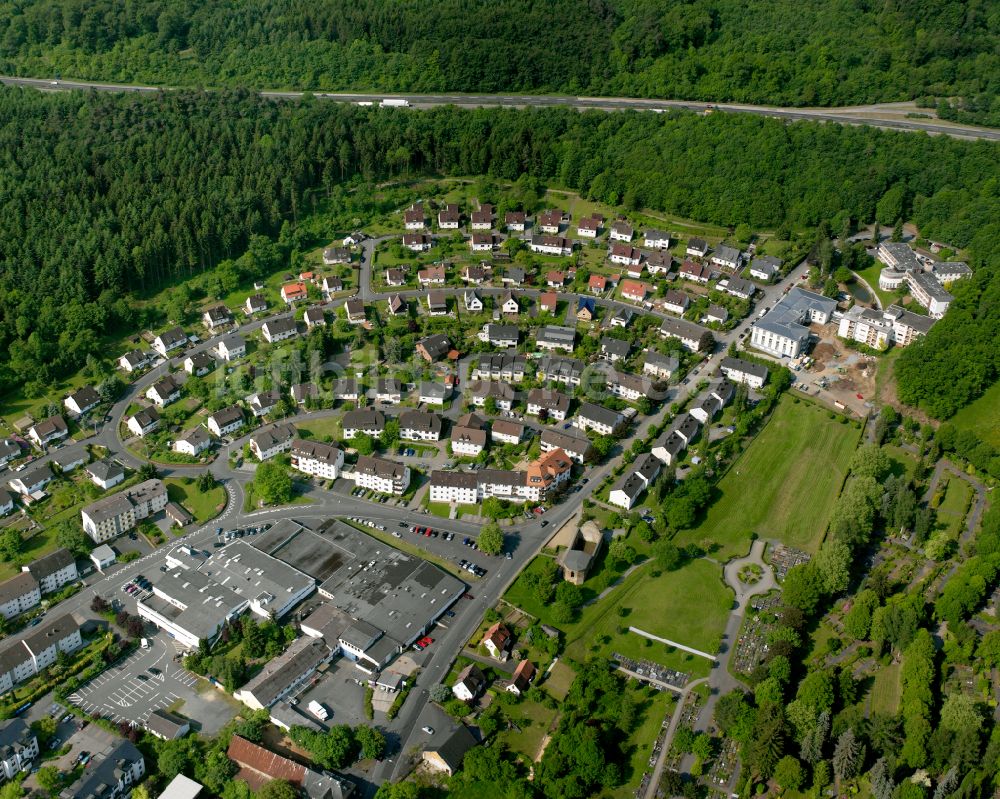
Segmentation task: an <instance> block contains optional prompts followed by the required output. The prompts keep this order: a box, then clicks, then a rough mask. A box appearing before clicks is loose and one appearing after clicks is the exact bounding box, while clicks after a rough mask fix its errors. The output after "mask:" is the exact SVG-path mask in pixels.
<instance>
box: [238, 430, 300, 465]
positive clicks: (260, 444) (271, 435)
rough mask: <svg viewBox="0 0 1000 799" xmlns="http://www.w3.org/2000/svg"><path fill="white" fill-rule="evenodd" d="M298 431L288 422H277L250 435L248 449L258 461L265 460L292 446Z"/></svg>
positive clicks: (286, 450)
mask: <svg viewBox="0 0 1000 799" xmlns="http://www.w3.org/2000/svg"><path fill="white" fill-rule="evenodd" d="M297 436H298V433H297V432H296V430H295V428H294V427H292V426H291V425H290V424H286V423H284V422H279V423H278V424H273V425H271V426H270V427H265V428H262V429H261V430H258V431H257V432H256V433H254V434H253V435H252V436H250V451H251V452H253V454H254V457H255V458H257V460H259V461H266V460H268V459H269V458H273V457H274V456H275V455H278V454H280V453H282V452H288V450H290V449H291V448H292V442H293V441H294V440H295V439H296V438H297Z"/></svg>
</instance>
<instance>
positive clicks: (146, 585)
mask: <svg viewBox="0 0 1000 799" xmlns="http://www.w3.org/2000/svg"><path fill="white" fill-rule="evenodd" d="M152 589H153V584H152V583H151V582H149V580H147V579H146V578H145V577H143V576H142V575H141V574H137V575H136V576H135V577H133V578H132V579H131V580H129V581H128V582H127V583H125V585H123V586H122V591H124V592H125V593H126V594H129V595H130V596H131V595H135V594H141V593H143V592H145V591H151V590H152Z"/></svg>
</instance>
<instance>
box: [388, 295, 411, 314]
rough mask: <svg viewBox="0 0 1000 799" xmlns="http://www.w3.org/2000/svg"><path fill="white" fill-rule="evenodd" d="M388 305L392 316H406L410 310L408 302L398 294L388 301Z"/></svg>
mask: <svg viewBox="0 0 1000 799" xmlns="http://www.w3.org/2000/svg"><path fill="white" fill-rule="evenodd" d="M386 305H387V306H388V310H389V315H390V316H406V313H407V311H408V310H409V309H408V308H407V305H406V300H404V299H403V298H402V297H400V296H399V295H398V294H393V295H392V296H391V297H389V299H388V300H386Z"/></svg>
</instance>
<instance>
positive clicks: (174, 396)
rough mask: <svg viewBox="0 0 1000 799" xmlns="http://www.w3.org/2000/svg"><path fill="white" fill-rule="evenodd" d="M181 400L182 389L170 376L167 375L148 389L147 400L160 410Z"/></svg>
mask: <svg viewBox="0 0 1000 799" xmlns="http://www.w3.org/2000/svg"><path fill="white" fill-rule="evenodd" d="M180 398H181V387H180V386H179V385H178V383H177V381H176V380H174V378H173V377H171V376H170V375H165V376H164V377H161V378H160V379H159V380H157V381H156V382H155V383H153V385H151V386H150V387H149V388H148V389H146V399H148V400H149V401H150V402H154V403H156V405H157V406H158V407H160V408H163V407H165V406H167V405H169V404H170V403H171V402H176V401H177V400H179V399H180Z"/></svg>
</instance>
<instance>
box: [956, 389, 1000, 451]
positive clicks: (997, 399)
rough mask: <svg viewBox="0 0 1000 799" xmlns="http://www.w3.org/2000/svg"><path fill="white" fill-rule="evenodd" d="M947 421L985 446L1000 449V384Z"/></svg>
mask: <svg viewBox="0 0 1000 799" xmlns="http://www.w3.org/2000/svg"><path fill="white" fill-rule="evenodd" d="M949 421H950V422H951V423H952V424H953V425H955V427H957V428H959V429H960V430H971V431H972V432H973V433H975V434H976V435H977V436H979V437H980V438H981V439H982V440H983V441H985V442H986V443H987V444H992V445H993V446H994V447H1000V382H997V383H994V384H993V385H992V386H991V387H990V388H989V389H988V390H987V391H986V393H985V394H983V396H981V397H980V398H979V399H977V400H976V401H975V402H973V403H972V404H971V405H966V406H965V407H964V408H962V410H960V411H959V412H958V413H956V414H955V415H954V416H953V417H952V418H951V419H950V420H949Z"/></svg>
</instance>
